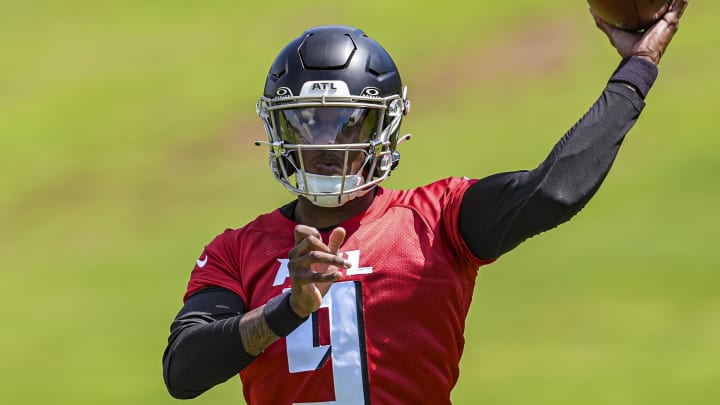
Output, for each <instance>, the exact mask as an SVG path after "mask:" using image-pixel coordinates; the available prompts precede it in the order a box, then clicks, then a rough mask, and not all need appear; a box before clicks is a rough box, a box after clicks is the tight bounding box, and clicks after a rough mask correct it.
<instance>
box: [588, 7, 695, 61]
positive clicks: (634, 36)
mask: <svg viewBox="0 0 720 405" xmlns="http://www.w3.org/2000/svg"><path fill="white" fill-rule="evenodd" d="M687 5H688V0H674V1H673V2H672V4H671V5H670V7H669V8H668V11H667V12H666V13H665V14H664V15H663V16H662V17H661V18H660V19H659V20H658V21H657V22H656V23H655V24H653V25H652V26H651V27H650V28H648V29H647V30H645V31H644V32H631V31H625V30H622V29H620V28H617V27H615V26H614V25H612V24H608V23H607V22H605V21H603V20H602V19H600V17H598V16H597V14H595V13H594V12H593V10H592V9H590V13H591V14H592V15H593V17H594V18H595V24H597V26H598V28H600V29H601V30H602V31H603V32H604V33H605V34H606V35H607V36H608V39H610V43H611V44H612V45H613V46H614V47H615V49H617V51H618V53H619V54H620V56H622V57H623V58H626V57H628V56H639V57H641V58H643V59H646V60H648V61H650V62H652V63H654V64H656V65H657V64H658V63H660V58H661V57H662V55H663V54H664V53H665V50H666V49H667V46H668V45H669V44H670V41H671V40H672V38H673V36H674V35H675V33H676V32H677V30H678V27H679V25H680V17H682V15H683V13H684V12H685V8H686V7H687Z"/></svg>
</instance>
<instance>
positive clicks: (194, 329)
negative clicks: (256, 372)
mask: <svg viewBox="0 0 720 405" xmlns="http://www.w3.org/2000/svg"><path fill="white" fill-rule="evenodd" d="M244 311H245V305H244V303H243V301H242V299H240V297H238V296H237V295H236V294H235V293H233V292H231V291H229V290H226V289H223V288H219V287H211V288H206V289H203V290H201V291H199V292H197V293H196V294H193V295H192V296H191V297H190V298H188V299H187V301H186V302H185V305H184V306H183V308H182V309H181V310H180V312H179V313H178V315H177V317H176V318H175V320H174V321H173V323H172V325H171V326H170V337H169V338H168V346H167V348H166V349H165V353H164V354H163V377H164V379H165V386H166V387H167V389H168V391H169V392H170V394H171V395H172V396H173V397H175V398H182V399H188V398H194V397H196V396H198V395H200V394H202V393H203V392H205V391H207V390H208V389H210V388H211V387H213V386H215V385H217V384H220V383H222V382H224V381H227V380H228V379H229V378H231V377H233V376H235V375H237V374H238V373H239V372H240V370H242V369H243V368H245V367H246V366H247V365H249V364H250V363H251V362H252V361H253V360H254V359H255V357H254V356H251V355H249V354H248V353H247V352H246V351H245V349H244V347H243V345H242V341H241V339H240V318H241V317H242V314H243V313H244Z"/></svg>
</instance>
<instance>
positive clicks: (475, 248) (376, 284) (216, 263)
mask: <svg viewBox="0 0 720 405" xmlns="http://www.w3.org/2000/svg"><path fill="white" fill-rule="evenodd" d="M686 5H687V1H681V0H677V1H675V2H674V3H673V4H672V6H671V7H670V9H669V11H668V12H667V13H666V14H665V15H664V17H663V18H662V19H661V20H660V21H659V22H658V23H656V24H655V25H654V26H653V27H652V28H650V29H648V30H647V31H646V32H645V33H629V32H625V31H620V30H618V29H616V28H614V27H612V26H609V25H607V24H605V23H603V22H602V21H600V20H598V22H597V24H598V26H599V27H600V29H602V30H603V31H604V32H605V33H606V34H607V36H608V37H609V39H610V41H611V43H612V45H613V46H614V47H615V48H616V49H617V50H618V52H619V53H620V55H621V56H622V61H621V62H620V65H619V67H618V68H617V70H616V71H615V72H614V73H613V74H612V75H611V77H610V79H609V82H608V83H607V86H606V87H605V89H604V91H603V92H602V94H601V95H600V97H599V99H598V100H597V101H596V102H595V103H594V104H593V105H592V107H591V108H590V110H589V112H588V113H587V114H585V115H584V116H583V117H582V118H581V119H580V120H579V121H578V122H577V124H576V125H575V126H573V127H572V129H570V130H569V131H568V132H567V133H566V134H565V135H564V136H563V137H562V139H560V141H559V142H558V143H557V144H556V145H555V147H554V148H553V149H552V151H551V152H550V154H549V155H548V156H547V158H546V159H545V160H544V161H543V162H542V163H540V165H539V166H538V167H536V168H535V169H533V170H529V171H515V172H509V173H498V174H494V175H491V176H488V177H485V178H482V179H469V178H446V179H442V180H438V181H435V182H433V183H430V184H428V185H426V186H423V187H418V188H416V189H411V190H390V189H386V188H383V187H382V186H380V183H381V182H382V181H383V180H385V179H386V178H387V177H388V176H389V175H390V173H391V172H392V171H393V170H394V169H395V168H396V167H397V165H398V162H399V160H400V155H399V153H398V146H399V145H400V144H401V143H402V142H403V141H405V140H406V139H407V136H402V135H401V132H400V124H401V121H402V119H403V117H404V116H405V115H406V114H407V113H408V111H409V110H410V102H409V100H408V97H407V91H406V88H405V87H404V86H403V83H402V81H401V78H400V74H399V72H398V69H397V67H396V66H395V63H394V62H393V60H392V58H391V57H390V55H389V54H388V53H387V52H386V51H385V50H384V49H383V48H382V47H381V46H380V45H379V44H378V43H377V42H376V41H375V40H373V39H371V38H370V37H368V36H367V35H365V34H364V33H363V32H362V31H361V30H359V29H356V28H352V27H346V26H322V27H316V28H312V29H309V30H307V31H306V32H304V33H303V34H302V35H301V36H299V37H298V38H296V39H294V40H293V41H292V42H290V43H289V44H288V45H287V47H286V48H285V49H283V50H282V51H281V52H280V54H279V55H278V56H277V58H276V59H275V62H274V63H273V64H272V66H271V68H270V71H269V73H268V76H267V80H266V83H265V90H264V95H263V96H262V98H261V99H260V101H259V102H258V103H257V111H258V114H259V115H260V117H261V119H262V121H263V122H264V125H265V129H266V131H267V134H268V140H267V141H266V142H261V144H263V145H266V146H267V150H268V151H269V161H270V168H271V170H272V173H273V175H274V177H275V178H276V179H277V181H278V182H280V184H282V185H283V187H285V188H286V189H287V190H289V191H290V192H291V193H293V194H294V195H296V196H297V198H296V199H294V200H293V201H292V202H290V203H289V204H287V205H285V206H282V207H280V208H278V209H276V210H274V211H272V212H269V213H266V214H264V215H260V216H259V217H257V218H256V219H255V220H253V221H252V222H250V223H249V224H247V225H246V226H244V227H242V228H240V229H228V230H226V231H225V232H223V233H221V234H220V235H219V236H217V237H216V238H215V239H214V240H213V241H211V242H210V243H209V244H208V245H207V246H206V247H205V249H204V251H203V252H202V254H201V255H200V257H199V258H198V260H197V263H196V266H195V268H194V270H193V271H192V274H191V276H190V282H189V285H188V289H187V292H186V293H185V296H184V300H185V301H184V302H185V305H184V306H183V307H182V309H181V310H180V312H179V313H178V315H177V317H176V318H175V320H174V322H173V323H172V326H171V334H170V337H169V340H168V346H167V349H166V350H165V354H164V356H163V370H164V378H165V383H166V385H167V388H168V390H169V392H170V393H171V395H173V396H174V397H177V398H192V397H195V396H198V395H200V394H202V393H203V392H205V391H206V390H208V389H210V388H211V387H213V386H215V385H217V384H219V383H221V382H224V381H226V380H227V379H229V378H230V377H232V376H234V375H237V374H238V373H239V374H240V377H241V379H242V383H243V390H244V395H245V399H246V401H247V402H248V403H250V404H290V403H295V404H319V403H322V404H368V403H378V404H403V403H424V404H446V403H449V402H450V391H451V390H452V388H453V386H454V385H455V383H456V381H457V379H458V373H459V371H458V365H459V361H460V356H461V353H462V350H463V344H464V339H463V332H464V323H465V318H466V316H467V313H468V308H469V305H470V301H471V297H472V293H473V287H474V282H475V278H476V274H477V270H478V268H479V267H480V266H483V265H486V264H489V263H492V262H493V261H494V260H496V259H497V258H498V257H499V256H501V255H503V254H504V253H506V252H508V251H510V250H512V249H513V248H515V247H516V246H517V245H518V244H520V243H522V242H523V241H524V240H526V239H528V238H530V237H532V236H533V235H536V234H538V233H541V232H543V231H546V230H548V229H551V228H553V227H555V226H557V225H559V224H561V223H563V222H565V221H568V220H569V219H570V218H572V217H573V216H574V215H575V214H576V213H577V212H578V211H580V209H581V208H582V207H583V206H584V205H585V204H586V203H587V202H588V200H589V199H590V198H591V197H592V196H593V194H594V193H595V192H596V191H597V190H598V188H599V187H600V184H601V183H602V181H603V179H604V178H605V176H606V175H607V173H608V170H610V167H611V165H612V163H613V160H614V159H615V156H616V154H617V152H618V149H619V147H620V144H621V143H622V141H623V139H624V137H625V135H626V134H627V132H628V131H629V130H630V128H631V127H632V126H633V124H634V123H635V122H636V120H637V119H638V116H639V114H640V112H641V110H642V109H643V106H644V101H643V100H644V98H645V96H646V94H647V93H648V91H649V90H650V87H651V86H652V84H653V82H654V80H655V78H656V75H657V67H656V65H657V63H658V62H659V60H660V57H661V55H662V54H663V52H664V51H665V49H666V47H667V45H668V43H669V42H670V40H671V39H672V37H673V35H674V33H675V32H676V30H677V28H678V20H679V18H680V16H681V14H682V12H683V10H684V8H685V7H686Z"/></svg>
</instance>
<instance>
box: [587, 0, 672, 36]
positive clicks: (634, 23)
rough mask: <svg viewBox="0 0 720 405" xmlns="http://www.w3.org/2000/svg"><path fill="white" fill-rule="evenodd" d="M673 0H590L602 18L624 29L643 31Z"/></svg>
mask: <svg viewBox="0 0 720 405" xmlns="http://www.w3.org/2000/svg"><path fill="white" fill-rule="evenodd" d="M671 2H672V1H671V0H588V3H590V7H591V8H592V9H593V11H595V14H597V15H598V16H599V17H600V18H602V19H603V20H605V21H606V22H608V23H610V24H612V25H614V26H616V27H618V28H622V29H624V30H628V31H641V30H644V29H646V28H648V27H650V26H651V25H653V23H655V21H657V20H658V19H659V18H660V17H662V15H663V14H665V12H666V11H667V9H668V7H669V6H670V3H671Z"/></svg>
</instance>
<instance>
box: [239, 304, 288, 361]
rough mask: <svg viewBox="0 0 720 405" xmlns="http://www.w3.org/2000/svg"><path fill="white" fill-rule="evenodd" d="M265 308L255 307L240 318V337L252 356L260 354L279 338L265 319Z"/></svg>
mask: <svg viewBox="0 0 720 405" xmlns="http://www.w3.org/2000/svg"><path fill="white" fill-rule="evenodd" d="M264 308H265V306H262V307H259V308H255V309H253V310H252V311H250V312H248V313H246V314H245V315H243V317H242V319H241V320H240V339H241V340H242V344H243V346H244V347H245V351H246V352H248V354H250V355H252V356H257V355H259V354H260V353H262V352H263V350H265V348H266V347H268V346H269V345H270V344H271V343H272V342H274V341H276V340H278V339H279V338H278V336H277V335H276V334H275V333H273V331H272V330H271V329H270V327H269V326H268V324H267V321H265V317H264V316H263V309H264Z"/></svg>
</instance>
